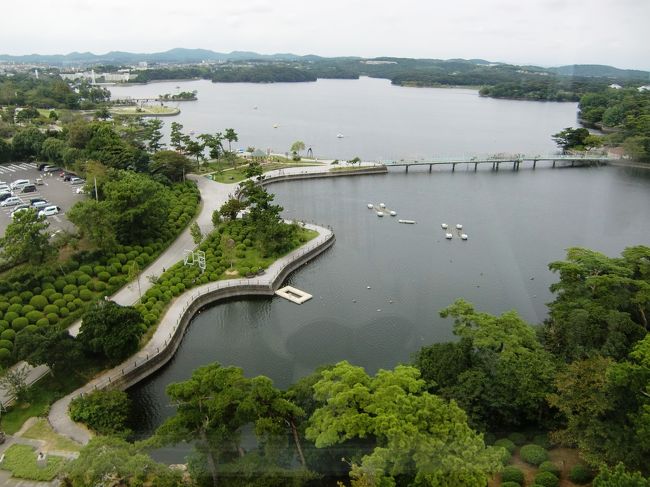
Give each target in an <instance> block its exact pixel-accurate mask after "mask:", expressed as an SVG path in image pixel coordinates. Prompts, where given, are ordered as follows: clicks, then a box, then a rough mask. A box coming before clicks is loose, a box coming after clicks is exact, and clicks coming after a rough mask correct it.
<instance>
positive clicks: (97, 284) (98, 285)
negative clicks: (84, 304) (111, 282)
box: [93, 281, 106, 292]
mask: <svg viewBox="0 0 650 487" xmlns="http://www.w3.org/2000/svg"><path fill="white" fill-rule="evenodd" d="M93 289H94V290H95V291H98V292H101V291H104V290H105V289H106V283H105V282H102V281H94V282H93Z"/></svg>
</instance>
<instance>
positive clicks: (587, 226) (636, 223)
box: [131, 166, 650, 460]
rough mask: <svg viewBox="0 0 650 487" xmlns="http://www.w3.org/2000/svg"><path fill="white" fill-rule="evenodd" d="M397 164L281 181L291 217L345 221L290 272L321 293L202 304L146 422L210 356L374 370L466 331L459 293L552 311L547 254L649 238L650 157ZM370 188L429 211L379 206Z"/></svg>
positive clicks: (253, 368)
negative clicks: (645, 162)
mask: <svg viewBox="0 0 650 487" xmlns="http://www.w3.org/2000/svg"><path fill="white" fill-rule="evenodd" d="M392 171H395V172H391V173H390V174H388V175H381V176H365V177H356V178H354V177H350V178H337V179H327V180H311V181H301V182H293V183H279V184H275V185H272V186H269V189H270V190H271V191H273V192H275V194H276V195H277V196H276V199H277V201H278V202H279V203H280V204H282V205H283V206H284V207H285V215H286V216H287V217H297V218H302V219H306V220H312V221H314V222H319V223H323V224H329V225H331V226H332V227H333V229H334V231H335V233H336V238H337V240H336V243H335V245H334V247H332V248H331V249H330V250H328V251H327V252H326V253H325V254H323V255H322V256H320V257H319V258H318V259H316V260H315V261H314V262H312V263H310V264H308V265H307V266H305V267H304V268H302V269H300V270H298V271H297V272H295V273H294V274H293V275H291V276H290V278H289V282H290V283H291V284H292V285H294V286H296V287H298V288H300V289H303V290H305V291H307V292H309V293H311V294H313V295H314V298H313V299H312V300H311V301H309V302H307V303H305V304H303V305H302V306H297V305H295V304H292V303H290V302H288V301H285V300H282V299H280V298H265V299H255V300H240V301H231V302H228V303H225V304H220V305H216V306H214V307H212V308H209V309H206V310H204V311H203V312H202V313H200V314H199V315H197V316H196V317H195V319H194V320H193V322H192V324H191V326H190V327H189V329H188V333H187V335H186V337H185V339H184V340H183V343H182V345H181V347H180V349H179V351H178V353H177V354H176V356H175V358H174V359H173V360H172V361H171V362H170V364H169V365H168V366H167V367H165V368H164V369H162V370H161V371H160V372H159V373H157V374H156V375H154V376H152V377H151V378H149V379H148V380H145V381H144V382H142V383H141V384H139V385H138V386H136V387H134V388H133V389H132V390H131V395H132V397H133V398H134V399H135V401H136V404H137V409H138V411H140V412H141V417H140V418H139V419H138V425H137V429H138V431H137V433H138V434H141V435H145V434H149V433H151V432H152V430H153V429H154V428H155V427H156V426H157V425H159V424H160V423H161V422H162V420H163V419H164V418H165V417H167V416H168V415H170V414H171V413H172V412H173V409H172V408H171V407H170V406H169V401H168V399H167V397H166V396H165V393H164V389H165V386H166V385H167V384H169V383H170V382H175V381H179V380H184V379H186V378H187V377H188V376H189V375H190V374H191V372H192V370H193V369H195V368H196V367H199V366H201V365H205V364H207V363H210V362H213V361H219V362H220V363H222V364H224V365H237V366H240V367H243V369H244V371H245V373H246V374H247V375H248V376H255V375H257V374H265V375H267V376H269V377H271V378H272V379H273V380H274V381H275V383H276V385H278V386H279V387H283V388H284V387H286V386H288V385H289V384H291V383H292V382H293V381H295V380H296V379H297V378H299V377H301V376H303V375H305V374H308V373H309V372H311V371H312V370H313V369H314V368H315V367H317V366H319V365H321V364H324V363H331V362H336V361H338V360H342V359H346V360H349V361H351V362H353V363H356V364H358V365H362V366H364V367H366V368H367V369H368V370H369V371H370V372H374V371H376V370H377V369H378V368H380V367H383V368H387V367H393V366H395V365H396V364H397V363H399V362H405V361H408V360H409V359H410V357H411V355H412V353H413V352H415V351H416V350H418V349H419V347H421V346H422V345H426V344H430V343H432V342H437V341H445V340H450V339H452V338H453V335H452V332H451V329H452V323H451V321H450V320H443V319H441V318H439V316H438V311H439V310H440V309H441V308H443V307H445V306H447V305H449V304H450V303H452V302H453V301H454V299H456V298H457V297H464V298H465V299H467V300H469V301H471V302H473V303H475V304H476V306H477V307H478V308H479V309H481V310H485V311H489V312H492V313H501V312H503V311H506V310H509V309H513V308H514V309H517V310H518V311H519V312H520V313H521V315H522V316H523V317H524V318H525V319H526V320H528V321H529V322H531V323H539V322H541V321H542V320H543V319H544V317H545V316H546V308H545V303H547V302H549V301H550V300H551V299H552V297H551V295H550V293H549V291H548V287H549V285H550V284H551V283H552V282H554V280H555V276H554V275H552V274H551V273H550V272H549V271H548V270H547V265H548V263H549V262H551V261H553V260H557V259H562V258H563V257H564V255H565V249H567V248H568V247H571V246H585V247H590V248H593V249H596V250H598V251H602V252H604V253H606V254H608V255H616V254H618V253H619V252H620V251H621V250H622V249H623V248H625V247H626V246H629V245H636V244H648V243H650V242H649V240H650V239H649V238H648V237H649V235H650V213H648V212H647V211H646V209H647V208H649V207H650V171H645V172H644V171H643V170H634V169H623V168H615V167H603V168H575V169H571V168H563V169H550V168H543V167H542V168H539V166H538V169H537V170H536V171H533V170H531V169H522V170H520V171H519V172H512V171H508V170H501V171H499V172H498V173H495V172H491V171H488V170H483V171H479V172H477V173H474V172H473V171H471V170H469V171H466V170H465V168H461V167H460V166H459V167H458V168H457V169H456V172H455V173H451V171H450V170H441V171H438V172H435V171H434V173H433V174H429V173H427V172H421V173H417V172H415V171H412V172H410V173H409V174H408V175H407V174H404V173H403V172H401V171H398V170H396V169H395V170H392ZM369 202H372V203H375V204H377V203H379V202H384V203H386V205H387V206H388V207H389V208H391V209H395V210H396V211H397V212H398V218H406V219H413V220H416V221H417V224H416V225H400V224H398V223H397V221H396V219H395V218H391V217H384V218H383V219H380V218H377V217H376V216H375V214H374V212H372V211H371V210H368V209H367V208H366V205H367V203H369ZM441 222H447V223H449V224H450V225H453V224H455V223H462V224H464V229H465V231H466V232H467V233H468V235H469V240H468V241H467V242H462V241H461V240H460V239H458V238H454V239H453V240H452V241H446V240H445V239H444V235H443V232H442V230H441V228H440V223H441ZM368 286H370V288H371V289H367V287H368ZM391 301H392V302H391ZM175 455H176V456H175ZM177 457H178V451H176V452H174V451H172V452H171V453H168V456H167V455H163V457H162V458H163V459H165V458H168V459H174V460H177V459H178V458H177Z"/></svg>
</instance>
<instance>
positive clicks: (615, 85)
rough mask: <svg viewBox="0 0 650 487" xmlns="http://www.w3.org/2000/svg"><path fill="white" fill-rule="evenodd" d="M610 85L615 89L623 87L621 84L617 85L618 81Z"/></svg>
mask: <svg viewBox="0 0 650 487" xmlns="http://www.w3.org/2000/svg"><path fill="white" fill-rule="evenodd" d="M609 87H610V88H612V89H614V90H620V89H621V88H623V87H622V86H621V85H617V84H616V83H612V84H611V85H609Z"/></svg>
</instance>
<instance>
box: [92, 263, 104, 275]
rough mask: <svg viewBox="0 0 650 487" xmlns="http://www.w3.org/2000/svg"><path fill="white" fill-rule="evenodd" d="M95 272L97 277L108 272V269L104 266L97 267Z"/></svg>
mask: <svg viewBox="0 0 650 487" xmlns="http://www.w3.org/2000/svg"><path fill="white" fill-rule="evenodd" d="M94 271H95V275H97V274H99V273H100V272H104V271H106V267H104V266H103V265H96V266H95V269H94Z"/></svg>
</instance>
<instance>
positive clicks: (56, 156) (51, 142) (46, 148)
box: [40, 137, 67, 163]
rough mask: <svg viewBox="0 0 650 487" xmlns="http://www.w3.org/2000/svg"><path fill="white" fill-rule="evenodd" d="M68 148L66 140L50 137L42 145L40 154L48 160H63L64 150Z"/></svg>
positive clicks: (57, 161) (58, 161)
mask: <svg viewBox="0 0 650 487" xmlns="http://www.w3.org/2000/svg"><path fill="white" fill-rule="evenodd" d="M66 148H67V146H66V144H65V142H64V141H62V140H60V139H57V138H55V137H48V138H47V139H45V140H44V141H43V144H42V145H41V153H40V156H41V157H42V158H43V159H45V160H46V161H48V162H56V163H61V162H63V151H64V150H65V149H66Z"/></svg>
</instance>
